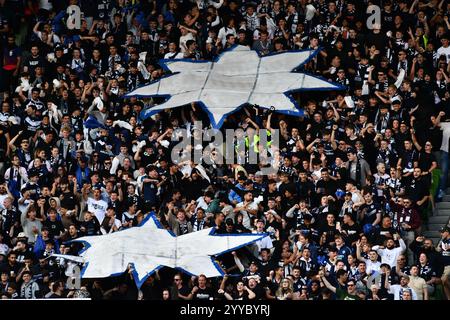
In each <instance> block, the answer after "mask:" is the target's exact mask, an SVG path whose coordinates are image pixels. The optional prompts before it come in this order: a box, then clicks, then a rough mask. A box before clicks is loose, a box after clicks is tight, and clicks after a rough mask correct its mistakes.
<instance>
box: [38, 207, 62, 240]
mask: <svg viewBox="0 0 450 320" xmlns="http://www.w3.org/2000/svg"><path fill="white" fill-rule="evenodd" d="M57 215H58V213H57V212H56V210H55V209H54V208H50V209H49V210H48V217H47V220H45V221H44V222H43V225H44V226H45V227H47V228H48V230H49V236H50V238H52V239H53V238H55V239H59V238H60V237H61V235H62V234H63V233H64V226H63V224H62V222H61V220H58V219H57Z"/></svg>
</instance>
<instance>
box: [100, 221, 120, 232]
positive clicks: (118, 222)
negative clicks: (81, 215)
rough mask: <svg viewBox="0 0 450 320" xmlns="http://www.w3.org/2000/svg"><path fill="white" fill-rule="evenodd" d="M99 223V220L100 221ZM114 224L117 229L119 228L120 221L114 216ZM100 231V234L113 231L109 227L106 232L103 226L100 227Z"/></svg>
mask: <svg viewBox="0 0 450 320" xmlns="http://www.w3.org/2000/svg"><path fill="white" fill-rule="evenodd" d="M100 223H101V222H100ZM114 225H115V226H116V227H117V229H119V228H120V227H121V226H122V223H121V222H120V220H119V219H117V218H115V219H114ZM100 232H101V233H102V234H108V233H112V232H113V228H112V227H111V229H109V232H106V230H105V228H103V227H101V228H100Z"/></svg>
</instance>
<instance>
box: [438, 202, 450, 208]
mask: <svg viewBox="0 0 450 320" xmlns="http://www.w3.org/2000/svg"><path fill="white" fill-rule="evenodd" d="M436 208H438V209H450V202H438V203H436Z"/></svg>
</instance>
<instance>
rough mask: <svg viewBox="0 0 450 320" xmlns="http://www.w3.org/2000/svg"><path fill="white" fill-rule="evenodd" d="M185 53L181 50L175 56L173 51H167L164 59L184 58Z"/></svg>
mask: <svg viewBox="0 0 450 320" xmlns="http://www.w3.org/2000/svg"><path fill="white" fill-rule="evenodd" d="M183 58H184V55H183V54H182V53H181V52H178V53H177V54H176V55H175V56H174V53H173V52H167V53H166V54H165V55H164V59H183Z"/></svg>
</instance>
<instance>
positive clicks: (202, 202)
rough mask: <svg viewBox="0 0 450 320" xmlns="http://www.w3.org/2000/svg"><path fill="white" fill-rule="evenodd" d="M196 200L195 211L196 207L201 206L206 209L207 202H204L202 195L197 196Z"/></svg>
mask: <svg viewBox="0 0 450 320" xmlns="http://www.w3.org/2000/svg"><path fill="white" fill-rule="evenodd" d="M196 202H197V207H196V208H195V211H197V209H198V208H202V209H203V210H206V209H208V204H207V203H206V201H205V199H204V197H203V196H201V197H199V198H198V199H197V201H196Z"/></svg>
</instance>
